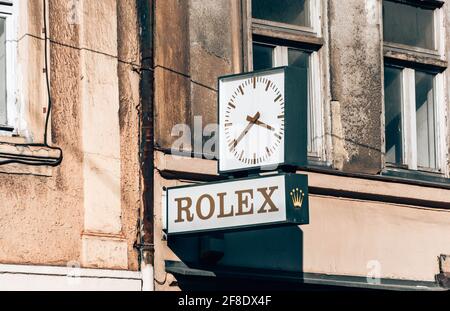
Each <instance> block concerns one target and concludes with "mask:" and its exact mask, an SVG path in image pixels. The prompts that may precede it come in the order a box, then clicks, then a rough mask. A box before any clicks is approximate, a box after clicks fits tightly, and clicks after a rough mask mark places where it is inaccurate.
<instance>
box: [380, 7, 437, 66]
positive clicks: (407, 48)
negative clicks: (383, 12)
mask: <svg viewBox="0 0 450 311" xmlns="http://www.w3.org/2000/svg"><path fill="white" fill-rule="evenodd" d="M385 1H386V2H394V3H400V4H404V5H410V6H415V7H419V8H423V9H432V10H433V21H434V23H433V34H434V49H427V48H423V47H418V46H411V45H406V44H401V43H395V42H390V41H384V39H383V44H384V47H385V49H390V50H392V51H402V52H406V53H408V52H409V53H418V54H422V55H423V56H425V57H435V58H441V55H443V54H444V51H445V44H444V42H445V31H443V27H442V25H443V24H444V14H443V12H442V10H441V8H442V5H443V3H440V2H439V1H435V2H436V3H435V5H432V4H430V3H432V2H431V1H428V2H427V3H423V2H422V1H420V0H403V1H401V0H383V1H382V2H385ZM381 7H382V8H383V3H381Z"/></svg>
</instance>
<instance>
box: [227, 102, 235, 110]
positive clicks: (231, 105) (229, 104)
mask: <svg viewBox="0 0 450 311" xmlns="http://www.w3.org/2000/svg"><path fill="white" fill-rule="evenodd" d="M228 106H229V107H230V108H233V109H234V108H236V106H235V105H233V104H232V103H228Z"/></svg>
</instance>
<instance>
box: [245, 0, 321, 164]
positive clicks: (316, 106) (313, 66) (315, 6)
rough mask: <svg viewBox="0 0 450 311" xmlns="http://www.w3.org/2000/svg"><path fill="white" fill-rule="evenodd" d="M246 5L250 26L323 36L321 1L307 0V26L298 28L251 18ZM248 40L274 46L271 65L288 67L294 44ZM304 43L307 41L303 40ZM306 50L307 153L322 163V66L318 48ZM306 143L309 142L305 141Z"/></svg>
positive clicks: (249, 2)
mask: <svg viewBox="0 0 450 311" xmlns="http://www.w3.org/2000/svg"><path fill="white" fill-rule="evenodd" d="M247 8H248V10H249V13H250V14H249V17H250V19H251V23H250V24H251V25H253V24H257V25H263V26H272V27H277V28H281V29H284V30H286V29H288V30H294V31H297V32H299V33H304V34H308V35H309V36H312V37H316V38H320V37H322V20H321V8H322V5H321V0H310V3H309V13H310V27H301V26H295V25H289V24H284V23H277V22H272V21H267V20H261V19H255V18H252V17H251V0H247ZM251 43H260V44H264V45H270V46H273V47H274V53H273V66H274V67H278V66H287V65H288V49H289V48H292V49H297V48H296V47H294V46H293V47H288V46H281V45H275V44H271V43H270V41H267V42H266V41H265V42H260V41H257V40H256V41H252V42H251ZM306 44H307V43H306ZM252 46H253V44H248V48H249V50H250V53H249V55H250V56H251V57H250V61H249V63H248V67H249V68H248V69H249V70H250V71H251V70H253V62H252V61H251V60H252V59H253V50H252ZM305 52H308V53H310V57H309V69H308V101H309V102H308V105H309V107H311V109H308V114H309V116H308V121H309V122H310V123H311V126H309V128H308V129H310V130H309V133H308V135H309V136H308V138H309V137H312V140H311V145H310V146H308V147H310V148H311V151H309V152H308V157H309V158H310V160H313V161H316V162H324V161H326V159H325V146H324V143H325V139H324V133H325V128H324V119H323V116H324V112H323V98H322V93H323V91H322V68H321V59H320V53H319V52H318V51H317V50H313V49H311V50H308V51H306V50H305ZM308 145H309V142H308Z"/></svg>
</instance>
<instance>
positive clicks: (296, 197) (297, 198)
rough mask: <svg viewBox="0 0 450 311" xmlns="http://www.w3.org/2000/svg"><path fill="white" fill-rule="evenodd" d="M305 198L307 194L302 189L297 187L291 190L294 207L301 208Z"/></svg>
mask: <svg viewBox="0 0 450 311" xmlns="http://www.w3.org/2000/svg"><path fill="white" fill-rule="evenodd" d="M304 198H305V194H304V193H303V191H302V190H300V189H298V188H295V189H292V191H291V199H292V204H294V207H297V208H301V207H302V205H303V199H304Z"/></svg>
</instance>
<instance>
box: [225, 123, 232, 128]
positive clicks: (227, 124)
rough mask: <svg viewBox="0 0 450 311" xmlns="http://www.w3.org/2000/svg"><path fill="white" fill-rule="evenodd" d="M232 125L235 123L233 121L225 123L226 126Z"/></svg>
mask: <svg viewBox="0 0 450 311" xmlns="http://www.w3.org/2000/svg"><path fill="white" fill-rule="evenodd" d="M232 125H233V123H225V127H230V126H232Z"/></svg>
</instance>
